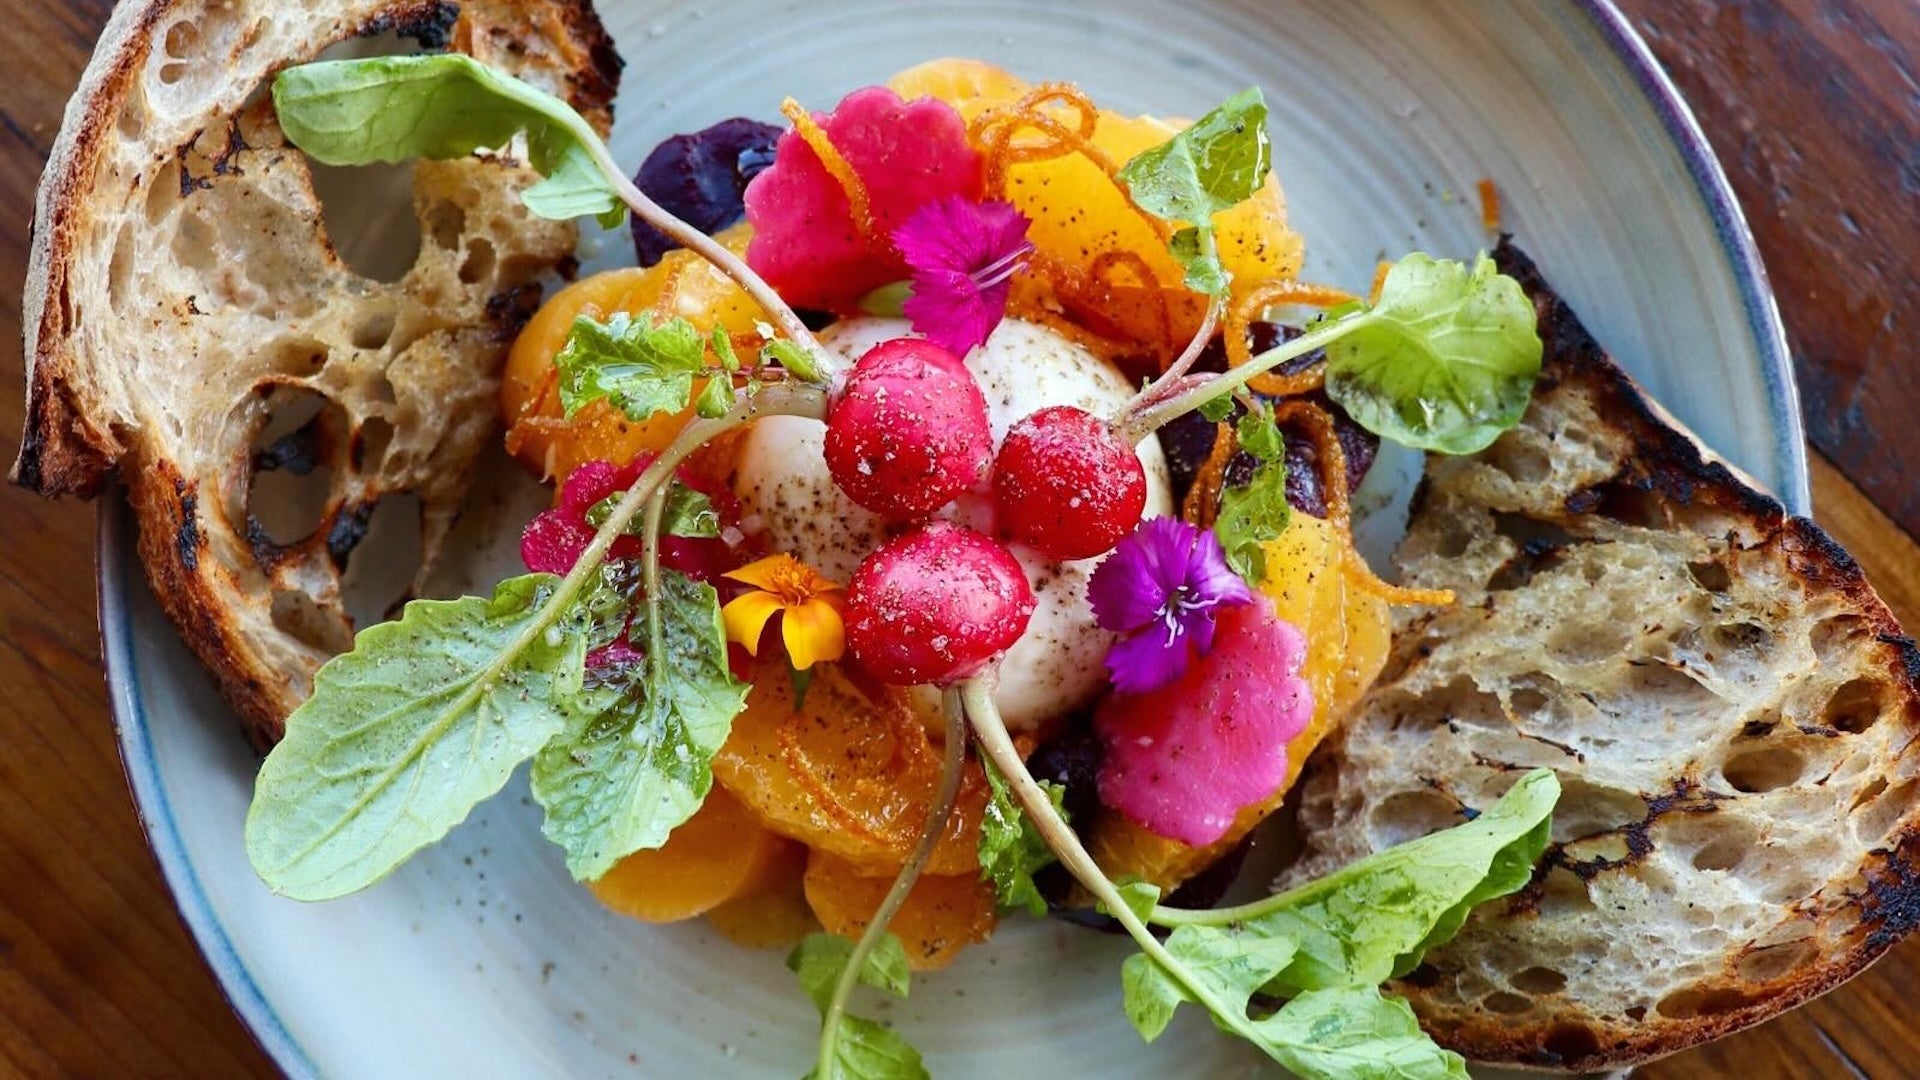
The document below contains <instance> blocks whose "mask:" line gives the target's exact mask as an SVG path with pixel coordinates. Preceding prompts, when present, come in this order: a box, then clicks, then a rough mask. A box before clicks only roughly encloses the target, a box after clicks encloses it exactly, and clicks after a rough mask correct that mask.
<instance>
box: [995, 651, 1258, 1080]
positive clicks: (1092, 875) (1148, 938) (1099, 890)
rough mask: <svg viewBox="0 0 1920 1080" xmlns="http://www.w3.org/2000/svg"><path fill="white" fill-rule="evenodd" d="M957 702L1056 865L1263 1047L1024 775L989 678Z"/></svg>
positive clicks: (1242, 1014) (1220, 1015) (1193, 992)
mask: <svg viewBox="0 0 1920 1080" xmlns="http://www.w3.org/2000/svg"><path fill="white" fill-rule="evenodd" d="M960 698H961V701H962V703H964V704H965V706H966V710H967V718H968V719H969V720H970V721H972V724H973V737H974V741H975V742H976V743H978V744H979V746H980V750H981V752H982V753H984V754H985V755H986V757H987V760H988V761H991V762H992V763H993V767H994V768H996V769H998V770H1000V775H1001V776H1002V777H1004V778H1006V781H1007V783H1008V784H1009V785H1010V786H1011V787H1012V788H1013V796H1014V798H1015V799H1017V800H1019V802H1020V808H1021V809H1022V810H1024V811H1025V812H1026V815H1027V818H1028V819H1029V820H1031V821H1032V822H1033V824H1034V827H1035V828H1036V829H1038V830H1040V835H1041V836H1042V837H1043V838H1045V840H1046V841H1047V846H1048V847H1049V848H1052V849H1053V853H1054V855H1055V856H1056V857H1057V858H1059V860H1060V865H1062V866H1064V867H1066V868H1067V872H1068V873H1070V874H1072V875H1073V876H1074V879H1075V880H1077V881H1079V882H1080V884H1081V885H1082V886H1084V887H1085V888H1086V890H1087V892H1089V893H1091V894H1093V897H1094V899H1096V900H1098V901H1099V902H1100V904H1101V906H1103V907H1104V908H1106V910H1107V913H1108V914H1110V915H1112V916H1113V917H1114V918H1115V919H1117V920H1119V923H1120V925H1121V926H1122V927H1125V928H1126V931H1127V933H1128V935H1130V936H1131V937H1132V938H1133V940H1134V942H1135V943H1136V944H1138V945H1139V946H1140V951H1141V952H1144V953H1146V954H1147V956H1148V957H1149V958H1151V959H1152V960H1153V961H1154V962H1155V963H1157V964H1159V965H1160V967H1161V968H1162V969H1163V970H1165V971H1166V973H1167V974H1168V976H1170V977H1171V978H1172V979H1173V980H1174V981H1176V982H1178V983H1179V984H1180V986H1181V987H1182V988H1183V989H1185V990H1186V992H1187V993H1188V995H1190V996H1191V997H1192V998H1193V1000H1194V1001H1195V1002H1197V1003H1199V1004H1200V1005H1201V1006H1202V1007H1204V1008H1205V1009H1206V1010H1207V1011H1209V1012H1211V1013H1213V1015H1214V1018H1215V1019H1216V1020H1218V1021H1219V1023H1220V1025H1221V1026H1222V1027H1225V1028H1227V1029H1228V1030H1229V1031H1231V1032H1233V1033H1234V1034H1236V1035H1239V1036H1240V1037H1241V1038H1243V1039H1246V1040H1247V1041H1249V1042H1251V1043H1253V1044H1254V1045H1255V1046H1265V1045H1266V1043H1265V1042H1264V1041H1263V1040H1262V1038H1261V1036H1260V1034H1259V1033H1258V1032H1256V1031H1255V1030H1254V1029H1253V1027H1252V1025H1251V1024H1250V1023H1249V1022H1248V1020H1247V1014H1246V1010H1245V1009H1244V1008H1235V1007H1234V1006H1233V1004H1232V1003H1231V1002H1223V1001H1221V1000H1220V999H1219V998H1218V997H1216V996H1215V995H1214V993H1213V991H1212V990H1210V989H1209V988H1208V987H1207V985H1206V983H1204V982H1202V981H1201V980H1200V979H1199V978H1197V977H1195V976H1194V974H1193V972H1191V971H1189V970H1188V969H1187V966H1186V965H1185V964H1183V963H1181V961H1180V959H1179V958H1178V957H1176V956H1174V955H1173V954H1172V953H1170V952H1168V951H1167V947H1166V946H1165V945H1162V944H1161V943H1160V939H1158V938H1156V937H1154V936H1153V932H1152V931H1150V930H1148V929H1147V925H1146V923H1144V922H1141V921H1140V917H1139V916H1138V915H1135V914H1134V913H1133V909H1132V908H1130V907H1128V906H1127V902H1126V899H1125V898H1124V897H1122V896H1121V895H1120V890H1119V889H1118V888H1115V887H1114V884H1113V882H1112V881H1110V880H1108V878H1107V875H1106V874H1105V873H1104V872H1102V871H1101V869H1100V866H1099V864H1098V863H1096V862H1094V861H1093V856H1092V855H1090V854H1088V853H1087V849H1086V847H1085V845H1083V844H1081V843H1080V837H1079V836H1078V835H1076V834H1075V833H1074V831H1073V829H1072V828H1071V827H1070V826H1068V825H1067V823H1066V822H1065V821H1063V820H1061V818H1060V815H1059V814H1057V813H1055V812H1054V809H1053V802H1052V800H1050V799H1048V798H1047V793H1046V791H1045V790H1044V789H1042V788H1041V787H1040V784H1039V782H1038V781H1036V780H1034V778H1033V774H1032V773H1030V772H1028V771H1027V763H1026V762H1024V761H1021V760H1020V751H1019V750H1017V749H1015V748H1014V745H1013V737H1012V736H1011V735H1009V734H1007V725H1006V723H1005V722H1004V721H1003V720H1001V719H1000V710H999V709H998V708H997V707H996V706H995V705H994V704H993V685H992V679H991V678H987V679H985V680H982V679H979V678H975V679H969V680H967V681H966V682H964V683H962V684H960Z"/></svg>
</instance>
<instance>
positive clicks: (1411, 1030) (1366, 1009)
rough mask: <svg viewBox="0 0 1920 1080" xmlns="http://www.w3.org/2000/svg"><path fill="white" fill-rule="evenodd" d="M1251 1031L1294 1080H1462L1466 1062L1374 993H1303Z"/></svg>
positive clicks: (1402, 1007)
mask: <svg viewBox="0 0 1920 1080" xmlns="http://www.w3.org/2000/svg"><path fill="white" fill-rule="evenodd" d="M1255 1026H1256V1027H1258V1028H1259V1029H1260V1030H1261V1032H1262V1034H1263V1035H1264V1036H1266V1037H1267V1038H1269V1039H1271V1040H1272V1042H1273V1043H1274V1045H1275V1047H1276V1049H1277V1050H1278V1053H1276V1054H1275V1056H1276V1057H1278V1058H1279V1059H1280V1063H1281V1064H1282V1065H1284V1066H1286V1067H1287V1069H1288V1071H1290V1072H1292V1073H1293V1074H1294V1075H1295V1076H1298V1077H1300V1078H1301V1080H1316V1078H1319V1077H1326V1078H1327V1080H1470V1078H1469V1075H1468V1073H1467V1063H1466V1061H1464V1060H1463V1059H1462V1058H1461V1057H1460V1055H1458V1054H1456V1053H1454V1052H1452V1051H1451V1050H1442V1049H1441V1048H1440V1047H1438V1046H1435V1045H1434V1043H1433V1040H1432V1039H1431V1038H1428V1036H1427V1033H1426V1032H1424V1031H1422V1030H1420V1021H1419V1020H1417V1019H1415V1018H1414V1015H1413V1007H1412V1006H1410V1005H1408V1004H1407V1003H1406V1002H1404V1001H1402V1000H1400V999H1399V998H1390V997H1386V996H1385V995H1383V994H1381V993H1380V990H1379V988H1378V987H1364V986H1356V987H1346V988H1343V989H1339V990H1310V991H1308V992H1306V993H1304V994H1301V995H1300V996H1299V997H1296V998H1294V999H1292V1000H1291V1001H1288V1002H1287V1003H1286V1004H1285V1005H1284V1006H1282V1007H1281V1009H1280V1011H1279V1012H1277V1013H1275V1014H1273V1015H1272V1016H1270V1017H1267V1018H1266V1019H1264V1020H1260V1021H1258V1022H1257V1023H1256V1024H1255Z"/></svg>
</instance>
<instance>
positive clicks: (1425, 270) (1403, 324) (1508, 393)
mask: <svg viewBox="0 0 1920 1080" xmlns="http://www.w3.org/2000/svg"><path fill="white" fill-rule="evenodd" d="M1358 310H1361V309H1360V308H1359V307H1358V306H1357V305H1349V306H1348V307H1345V308H1339V309H1335V310H1333V311H1329V312H1327V313H1326V314H1325V315H1324V316H1323V317H1322V318H1323V320H1326V321H1331V320H1334V319H1339V318H1342V317H1344V316H1346V315H1349V314H1351V313H1353V312H1355V311H1358ZM1326 349H1327V394H1328V396H1330V397H1332V398H1333V400H1334V401H1336V402H1339V403H1340V405H1341V407H1343V408H1345V409H1346V410H1347V413H1348V414H1349V415H1350V416H1352V417H1353V419H1354V420H1355V421H1356V422H1357V423H1359V424H1360V426H1362V427H1364V428H1366V429H1367V430H1368V431H1371V432H1373V433H1374V434H1376V435H1379V436H1380V437H1381V438H1383V439H1391V440H1393V441H1394V442H1397V443H1400V444H1402V445H1405V446H1410V447H1413V448H1415V449H1419V450H1434V451H1438V452H1440V453H1443V454H1471V453H1474V452H1476V451H1479V450H1483V449H1485V448H1486V446H1487V445H1488V444H1489V443H1491V442H1493V440H1494V439H1495V438H1497V437H1499V435H1500V433H1501V432H1503V431H1506V430H1507V429H1508V428H1511V427H1512V426H1514V425H1515V424H1517V423H1519V422H1520V417H1521V416H1522V414H1524V413H1525V412H1526V409H1527V402H1528V400H1529V399H1530V398H1531V397H1532V394H1533V384H1534V380H1535V379H1536V378H1537V377H1538V376H1539V374H1540V355H1541V345H1540V334H1539V331H1538V329H1537V327H1536V319H1535V315H1534V310H1533V304H1532V302H1531V301H1529V300H1528V299H1527V296H1526V293H1525V292H1524V291H1523V290H1522V289H1521V288H1520V284H1519V282H1517V281H1514V280H1513V279H1512V278H1510V277H1507V276H1505V275H1504V274H1501V273H1500V272H1499V271H1498V270H1497V269H1496V268H1495V267H1494V264H1493V260H1492V259H1489V258H1487V257H1486V256H1484V255H1482V256H1481V257H1480V258H1479V259H1478V260H1477V261H1476V262H1475V263H1474V266H1473V268H1472V269H1471V270H1469V269H1468V268H1467V267H1466V266H1465V265H1463V264H1461V263H1457V262H1452V261H1448V260H1436V259H1433V258H1431V257H1429V256H1426V255H1422V254H1419V253H1415V254H1412V255H1408V256H1407V257H1406V258H1404V259H1401V260H1400V261H1399V262H1398V263H1395V264H1394V266H1393V269H1391V270H1390V271H1388V272H1387V277H1386V280H1385V282H1384V283H1383V284H1382V285H1381V289H1380V300H1379V302H1378V303H1377V304H1375V305H1374V306H1373V308H1372V309H1371V310H1370V311H1368V312H1367V313H1366V315H1365V316H1364V317H1362V318H1361V319H1359V320H1358V321H1357V322H1356V324H1355V325H1354V327H1353V329H1352V330H1350V331H1348V332H1347V333H1346V334H1345V335H1344V336H1342V337H1339V338H1336V339H1335V340H1333V341H1331V342H1329V343H1328V344H1327V347H1326Z"/></svg>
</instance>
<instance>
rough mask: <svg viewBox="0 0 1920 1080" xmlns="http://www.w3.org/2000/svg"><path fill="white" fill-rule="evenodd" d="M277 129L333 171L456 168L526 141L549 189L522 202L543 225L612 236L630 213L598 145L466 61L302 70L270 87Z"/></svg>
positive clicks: (507, 82)
mask: <svg viewBox="0 0 1920 1080" xmlns="http://www.w3.org/2000/svg"><path fill="white" fill-rule="evenodd" d="M273 103H274V108H275V110H276V111H277V112H278V114H279V119H280V126H281V128H282V130H284V131H285V132H286V133H287V138H288V139H289V140H291V141H292V142H293V144H294V145H295V146H298V147H299V148H300V149H302V150H304V151H306V152H307V153H308V154H309V155H311V156H312V157H313V158H314V159H316V160H318V161H322V162H325V163H326V164H328V165H368V164H372V163H373V162H376V161H384V162H401V161H406V160H409V159H411V158H417V157H425V158H442V159H444V158H457V157H465V156H467V155H468V154H471V153H473V152H474V151H476V150H497V149H501V148H503V147H505V146H507V145H508V144H509V143H510V142H512V141H513V138H514V136H516V135H519V134H521V133H522V132H524V133H525V134H526V137H527V155H528V158H529V161H530V163H531V164H532V165H533V167H534V169H535V170H536V171H538V172H539V173H540V174H541V175H542V176H544V177H546V179H545V180H544V181H542V182H541V183H539V184H537V185H535V186H534V187H532V188H529V189H528V190H527V191H526V192H524V193H523V194H522V196H521V198H522V200H523V201H524V202H525V203H526V205H527V209H529V210H532V211H533V212H534V213H536V214H538V215H540V216H541V217H547V218H554V219H558V220H569V219H572V218H575V217H583V216H586V215H593V216H595V217H597V218H599V219H600V223H601V224H603V225H606V226H607V227H609V228H612V227H613V226H616V225H619V224H620V222H621V220H622V219H623V218H624V217H625V216H626V210H627V207H626V203H625V202H624V201H623V200H622V199H621V197H620V195H619V193H618V191H617V190H616V189H615V188H614V186H613V184H612V183H611V182H610V181H609V180H608V178H607V176H606V174H605V173H604V172H603V171H602V169H601V167H600V165H599V164H598V163H597V161H596V159H595V157H594V154H593V153H592V151H591V150H590V148H591V147H597V146H599V145H600V135H599V133H598V132H596V131H594V130H593V126H592V125H591V124H588V123H587V121H586V119H585V118H583V117H582V116H581V115H580V114H579V113H577V112H575V111H574V109H573V107H572V106H570V105H568V104H567V103H566V102H564V101H561V100H560V99H559V98H557V97H554V96H553V95H552V94H549V93H546V92H545V91H543V90H539V89H536V88H535V87H533V86H530V85H528V84H527V83H524V82H522V81H520V80H519V79H516V78H513V77H512V76H510V75H506V74H503V73H501V72H499V71H496V70H494V69H493V68H491V67H488V66H487V65H485V64H482V63H480V62H479V61H478V60H475V59H473V58H472V57H470V56H465V55H462V54H460V53H438V54H434V55H430V56H381V57H371V58H368V59H363V60H332V61H324V62H320V63H313V64H303V65H301V66H299V67H295V68H289V69H287V70H286V71H283V72H281V73H280V76H279V77H278V78H277V79H275V80H274V84H273Z"/></svg>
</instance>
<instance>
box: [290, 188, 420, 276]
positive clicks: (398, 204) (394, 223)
mask: <svg viewBox="0 0 1920 1080" xmlns="http://www.w3.org/2000/svg"><path fill="white" fill-rule="evenodd" d="M307 164H308V166H309V167H310V168H311V169H312V171H313V193H314V195H315V196H317V197H318V198H319V200H320V214H321V217H322V219H323V220H324V221H325V222H326V231H327V237H328V239H330V240H332V241H333V250H334V251H335V252H336V253H337V254H338V255H339V256H340V261H341V262H343V263H346V264H347V269H349V270H351V271H353V272H354V273H355V274H358V275H360V276H361V277H363V278H366V279H367V280H369V281H378V282H382V283H385V284H391V283H393V282H396V281H399V280H400V279H401V278H403V277H406V276H407V271H409V270H411V269H413V264H414V263H415V262H416V261H418V260H419V258H420V240H421V226H420V219H419V218H418V217H416V216H414V211H413V165H412V164H411V163H404V164H399V165H360V166H351V167H349V166H335V165H322V164H320V163H319V162H317V161H311V160H310V161H308V163H307Z"/></svg>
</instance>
